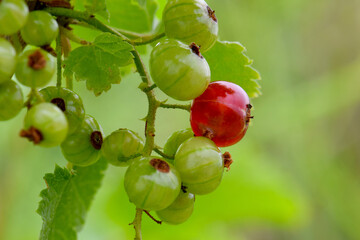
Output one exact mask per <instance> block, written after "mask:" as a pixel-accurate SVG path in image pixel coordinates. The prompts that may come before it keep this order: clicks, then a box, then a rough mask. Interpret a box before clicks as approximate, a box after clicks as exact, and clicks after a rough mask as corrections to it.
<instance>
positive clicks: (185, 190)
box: [181, 185, 188, 193]
mask: <svg viewBox="0 0 360 240" xmlns="http://www.w3.org/2000/svg"><path fill="white" fill-rule="evenodd" d="M187 188H188V187H186V186H184V185H181V191H183V193H187Z"/></svg>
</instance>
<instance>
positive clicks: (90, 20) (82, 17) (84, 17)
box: [43, 7, 131, 43]
mask: <svg viewBox="0 0 360 240" xmlns="http://www.w3.org/2000/svg"><path fill="white" fill-rule="evenodd" d="M43 10H44V11H47V12H48V13H50V14H52V15H54V16H63V17H68V18H74V19H77V20H79V21H83V22H86V23H87V24H89V25H91V26H94V27H95V28H97V29H98V30H100V31H102V32H109V33H113V34H115V35H117V36H119V37H121V38H122V39H124V40H125V41H127V42H129V43H131V41H130V40H129V38H127V37H126V36H125V35H123V34H122V33H120V32H118V31H116V30H115V29H113V28H111V27H109V26H107V25H105V24H103V23H102V22H100V21H99V20H97V19H96V18H95V17H94V16H93V15H90V14H88V13H86V12H79V11H75V10H72V9H67V8H57V7H50V8H45V9H43Z"/></svg>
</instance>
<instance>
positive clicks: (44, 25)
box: [21, 11, 59, 47]
mask: <svg viewBox="0 0 360 240" xmlns="http://www.w3.org/2000/svg"><path fill="white" fill-rule="evenodd" d="M58 33H59V25H58V23H57V22H56V21H55V19H54V18H53V17H52V16H51V15H50V13H48V12H45V11H33V12H30V14H29V18H28V20H27V22H26V24H25V26H24V27H23V28H22V29H21V36H22V38H23V39H24V41H25V42H26V43H27V44H30V45H34V46H38V47H41V46H46V45H50V44H51V42H52V41H54V40H55V38H56V36H57V35H58Z"/></svg>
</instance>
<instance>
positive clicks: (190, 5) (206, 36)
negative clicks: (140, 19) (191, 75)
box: [163, 0, 218, 52]
mask: <svg viewBox="0 0 360 240" xmlns="http://www.w3.org/2000/svg"><path fill="white" fill-rule="evenodd" d="M163 22H164V25H165V33H166V35H167V36H168V37H169V38H175V39H178V40H180V41H182V42H184V43H186V44H190V43H193V42H194V43H196V44H197V45H199V46H200V47H201V51H202V52H206V51H207V50H208V49H210V48H211V47H212V46H213V45H214V43H215V42H216V40H217V36H218V23H217V18H216V16H215V12H214V11H212V10H211V8H210V7H209V6H208V5H207V3H206V2H205V1H204V0H169V1H168V2H167V4H166V6H165V9H164V11H163Z"/></svg>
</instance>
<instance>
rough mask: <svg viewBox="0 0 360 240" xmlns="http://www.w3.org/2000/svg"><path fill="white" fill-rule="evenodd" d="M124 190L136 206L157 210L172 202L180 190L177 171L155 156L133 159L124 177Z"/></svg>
mask: <svg viewBox="0 0 360 240" xmlns="http://www.w3.org/2000/svg"><path fill="white" fill-rule="evenodd" d="M124 185H125V191H126V193H127V195H128V197H129V200H130V202H132V203H134V204H135V205H136V207H137V208H141V209H145V210H148V211H151V210H154V211H158V210H161V209H164V208H166V207H168V206H169V205H170V204H171V203H173V202H174V200H175V199H176V197H177V196H178V194H179V192H180V187H181V180H180V176H179V173H178V172H177V171H176V170H175V168H174V167H173V166H172V165H171V164H169V163H167V162H166V161H164V160H162V159H160V158H157V157H145V158H141V159H135V160H134V161H132V162H131V164H130V166H129V167H128V169H127V171H126V173H125V178H124Z"/></svg>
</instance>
